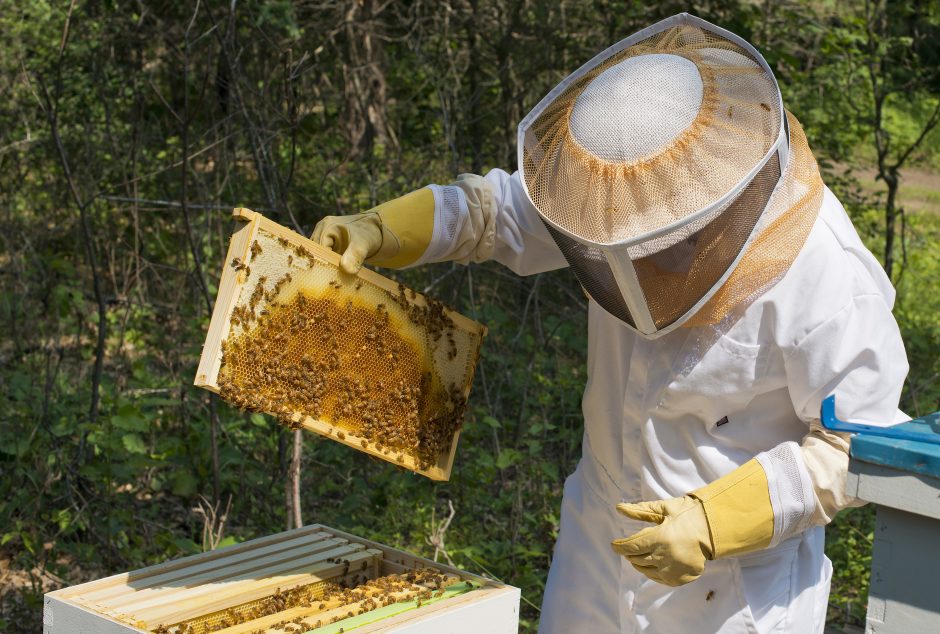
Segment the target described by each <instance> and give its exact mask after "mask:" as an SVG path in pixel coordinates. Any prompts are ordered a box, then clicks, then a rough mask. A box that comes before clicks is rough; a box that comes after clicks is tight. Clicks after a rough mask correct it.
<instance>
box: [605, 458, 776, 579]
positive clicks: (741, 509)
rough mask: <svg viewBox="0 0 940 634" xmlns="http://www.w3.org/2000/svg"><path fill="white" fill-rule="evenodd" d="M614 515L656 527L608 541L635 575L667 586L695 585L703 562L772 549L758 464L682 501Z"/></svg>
mask: <svg viewBox="0 0 940 634" xmlns="http://www.w3.org/2000/svg"><path fill="white" fill-rule="evenodd" d="M617 510H618V511H619V512H620V513H622V514H623V515H626V516H627V517H629V518H632V519H635V520H640V521H641V522H654V523H655V524H657V526H651V527H649V528H644V529H643V530H641V531H639V532H637V533H635V534H633V535H631V536H629V537H626V538H624V539H616V540H614V541H613V542H611V546H612V547H613V549H614V551H615V552H617V553H619V554H620V555H622V556H624V557H626V558H627V559H628V560H629V561H630V563H631V564H632V565H633V567H634V568H636V569H637V570H638V571H640V572H642V573H643V574H644V575H646V576H647V577H649V578H650V579H652V580H653V581H658V582H659V583H663V584H665V585H667V586H681V585H683V584H686V583H689V582H690V581H694V580H695V579H697V578H698V577H699V576H701V574H702V572H703V571H704V570H705V561H706V560H709V559H719V558H721V557H730V556H733V555H740V554H742V553H746V552H750V551H753V550H760V549H762V548H766V547H767V546H769V545H770V540H771V538H773V534H774V512H773V507H772V506H771V503H770V491H769V489H768V485H767V476H766V474H765V473H764V469H763V467H761V465H760V463H759V462H758V461H757V460H750V461H748V462H746V463H745V464H744V465H742V466H740V467H738V468H737V469H735V470H734V471H732V472H731V473H729V474H728V475H725V476H723V477H721V478H718V479H717V480H715V481H714V482H712V483H711V484H709V485H706V486H704V487H702V488H701V489H697V490H695V491H692V492H691V493H689V494H688V495H685V496H683V497H681V498H672V499H669V500H656V501H653V502H638V503H635V504H618V505H617Z"/></svg>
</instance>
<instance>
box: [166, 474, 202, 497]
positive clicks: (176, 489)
mask: <svg viewBox="0 0 940 634" xmlns="http://www.w3.org/2000/svg"><path fill="white" fill-rule="evenodd" d="M198 485H199V480H197V479H196V476H194V475H193V474H192V472H190V470H189V469H179V470H177V472H176V473H174V474H173V479H172V483H171V485H170V488H171V489H172V491H173V495H179V496H181V497H189V496H191V495H192V494H193V493H195V492H196V487H197V486H198Z"/></svg>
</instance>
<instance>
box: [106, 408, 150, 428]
mask: <svg viewBox="0 0 940 634" xmlns="http://www.w3.org/2000/svg"><path fill="white" fill-rule="evenodd" d="M111 424H112V425H114V426H115V427H117V428H118V429H123V430H124V431H147V430H149V429H150V423H148V422H147V419H146V418H144V415H143V414H141V413H140V410H139V409H137V408H136V407H135V406H133V405H122V406H121V407H120V409H118V411H117V414H115V415H114V416H112V417H111Z"/></svg>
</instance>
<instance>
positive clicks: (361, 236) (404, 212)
mask: <svg viewBox="0 0 940 634" xmlns="http://www.w3.org/2000/svg"><path fill="white" fill-rule="evenodd" d="M433 231H434V194H433V192H432V191H431V190H430V189H428V188H427V187H425V188H423V189H419V190H417V191H413V192H411V193H410V194H406V195H404V196H402V197H400V198H396V199H395V200H390V201H388V202H387V203H383V204H381V205H379V206H378V207H374V208H373V209H370V210H369V211H367V212H365V213H361V214H353V215H350V216H327V217H326V218H324V219H323V220H321V221H320V222H318V223H317V226H316V227H314V229H313V235H312V236H311V239H312V240H313V241H314V242H317V243H319V244H322V245H323V246H325V247H327V248H328V249H332V250H333V251H335V252H336V253H338V254H340V255H341V256H343V257H342V259H341V260H340V267H342V269H343V270H344V271H346V272H347V273H351V274H356V273H358V272H359V269H360V268H361V267H362V263H363V262H366V261H368V262H369V263H370V264H376V265H378V266H384V267H388V268H393V269H399V268H402V267H405V266H408V265H409V264H413V263H414V262H416V261H417V260H418V258H420V257H421V255H422V254H423V253H424V251H425V249H427V248H428V244H429V243H430V242H431V234H432V233H433Z"/></svg>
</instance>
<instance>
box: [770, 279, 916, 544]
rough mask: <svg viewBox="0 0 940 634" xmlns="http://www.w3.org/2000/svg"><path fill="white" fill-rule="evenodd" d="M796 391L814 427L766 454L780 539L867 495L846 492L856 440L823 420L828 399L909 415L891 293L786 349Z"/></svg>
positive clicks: (855, 301)
mask: <svg viewBox="0 0 940 634" xmlns="http://www.w3.org/2000/svg"><path fill="white" fill-rule="evenodd" d="M785 363H786V372H787V381H788V385H789V390H790V398H791V401H792V403H793V408H794V410H795V411H796V413H797V415H798V416H799V417H800V418H801V419H802V420H804V421H805V422H806V423H807V425H808V427H809V433H808V434H807V435H806V436H805V437H804V438H803V440H802V442H801V443H800V445H797V444H796V443H792V442H790V443H784V444H783V445H781V446H779V447H776V448H775V449H774V450H772V451H769V452H765V453H763V454H760V455H759V456H758V459H759V461H760V462H761V464H762V465H763V466H764V470H765V472H766V473H767V476H768V484H769V488H770V495H771V503H772V505H773V506H774V515H775V535H774V542H775V543H776V542H778V541H779V540H780V539H785V538H786V537H789V536H791V535H794V534H796V533H798V532H800V531H802V530H804V529H806V528H808V527H810V526H813V525H824V524H827V523H829V522H830V521H832V518H833V517H835V515H836V513H838V512H839V511H840V510H842V509H844V508H847V507H850V506H859V505H860V504H861V503H860V502H859V501H858V500H856V499H854V498H852V497H850V496H848V495H847V494H846V492H845V481H846V476H847V474H848V465H849V455H848V450H849V442H848V437H847V436H846V435H844V434H835V433H832V432H830V431H828V430H826V429H825V428H823V427H822V425H821V424H820V423H819V411H820V407H821V405H822V401H823V400H824V399H825V398H826V397H828V396H830V395H834V396H835V397H836V412H837V415H838V416H839V418H841V419H843V420H848V421H852V422H858V423H864V424H868V425H879V426H885V425H891V424H893V423H896V422H899V421H900V420H903V419H904V416H903V413H901V412H899V410H898V401H899V399H900V396H901V388H902V386H903V383H904V379H905V377H906V376H907V371H908V364H907V356H906V354H905V351H904V345H903V342H902V340H901V333H900V331H899V329H898V326H897V323H896V322H895V320H894V316H893V315H892V314H891V308H890V306H889V304H888V302H887V301H886V299H885V298H884V296H883V295H881V294H878V293H872V294H865V295H859V296H856V297H854V298H852V300H851V301H850V302H849V303H848V304H847V305H845V306H843V307H842V308H841V309H840V310H839V311H837V312H836V313H835V314H834V315H832V316H831V317H830V318H829V319H827V320H825V321H824V322H823V323H821V324H819V325H818V326H816V327H814V328H813V329H812V330H810V331H809V332H808V333H807V334H806V335H805V336H804V337H803V338H802V339H801V340H799V341H798V342H796V345H794V346H793V348H792V349H791V350H790V351H789V353H788V354H787V356H786V362H785Z"/></svg>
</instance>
